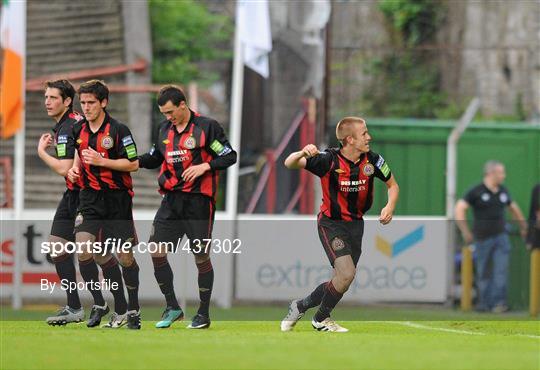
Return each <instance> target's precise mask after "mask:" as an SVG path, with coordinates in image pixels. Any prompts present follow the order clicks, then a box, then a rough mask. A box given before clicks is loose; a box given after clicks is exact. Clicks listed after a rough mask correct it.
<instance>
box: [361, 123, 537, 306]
mask: <svg viewBox="0 0 540 370" xmlns="http://www.w3.org/2000/svg"><path fill="white" fill-rule="evenodd" d="M454 124H455V122H449V121H427V120H403V119H399V120H392V119H378V120H376V119H373V120H370V121H368V127H369V131H370V133H371V136H373V145H372V147H373V150H374V151H375V152H379V153H381V154H382V155H383V156H384V158H385V159H386V161H387V162H388V164H389V165H390V168H391V169H392V171H393V173H394V175H395V177H396V179H397V181H398V183H399V184H400V188H401V194H400V201H399V204H398V207H397V209H396V215H445V213H446V173H445V171H446V141H447V138H448V135H449V133H450V131H451V130H452V128H453V127H454ZM491 159H493V160H498V161H501V162H502V163H504V164H505V166H506V173H507V178H506V183H505V185H506V186H507V187H508V189H509V191H510V194H511V196H512V198H513V199H514V200H515V201H516V202H517V203H518V204H519V206H520V207H521V209H522V210H523V212H524V214H525V216H527V214H528V212H529V204H530V195H531V190H532V188H533V185H534V184H535V183H537V182H539V181H540V126H532V125H529V124H525V123H496V124H495V123H480V122H479V123H476V122H473V123H472V124H471V125H470V126H469V128H468V129H467V131H465V133H464V134H463V136H462V137H461V140H460V141H459V144H458V155H457V196H458V197H460V196H461V195H463V194H464V193H465V192H466V190H467V189H468V188H469V187H471V186H473V185H475V184H477V183H479V182H481V181H482V168H483V165H484V163H485V162H486V161H487V160H491ZM376 183H377V185H376V190H375V191H376V193H375V194H376V195H375V201H374V210H375V209H380V208H381V207H382V206H383V205H384V202H385V201H386V196H385V194H386V189H385V186H384V184H382V183H380V182H376ZM373 212H374V211H372V213H373ZM512 241H513V246H514V248H513V251H512V255H511V267H510V282H509V302H510V304H511V305H512V306H513V307H515V308H524V307H525V306H526V305H527V304H528V287H529V275H528V274H529V254H528V253H527V252H526V251H525V248H524V243H523V242H522V241H521V240H520V238H519V237H513V238H512Z"/></svg>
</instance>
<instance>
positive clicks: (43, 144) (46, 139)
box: [38, 134, 53, 151]
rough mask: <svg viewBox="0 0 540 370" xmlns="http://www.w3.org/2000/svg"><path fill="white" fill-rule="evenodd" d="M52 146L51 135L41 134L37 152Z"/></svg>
mask: <svg viewBox="0 0 540 370" xmlns="http://www.w3.org/2000/svg"><path fill="white" fill-rule="evenodd" d="M52 145H53V138H52V135H51V134H43V135H41V137H40V138H39V143H38V150H40V151H45V150H47V148H48V147H50V146H52Z"/></svg>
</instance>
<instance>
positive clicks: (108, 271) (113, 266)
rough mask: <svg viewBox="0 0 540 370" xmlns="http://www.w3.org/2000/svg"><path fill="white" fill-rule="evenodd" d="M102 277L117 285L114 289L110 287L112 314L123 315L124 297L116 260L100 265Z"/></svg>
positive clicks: (120, 274)
mask: <svg viewBox="0 0 540 370" xmlns="http://www.w3.org/2000/svg"><path fill="white" fill-rule="evenodd" d="M101 270H102V271H103V277H104V278H105V279H107V280H109V281H110V284H111V285H112V284H113V283H117V284H118V285H117V286H116V289H113V288H112V286H111V293H112V295H113V297H114V312H116V313H117V314H119V315H123V314H124V313H126V311H127V302H126V296H125V294H124V283H123V281H122V272H120V267H119V266H118V262H117V261H116V258H114V257H111V259H110V260H108V261H107V262H105V263H104V264H103V265H101Z"/></svg>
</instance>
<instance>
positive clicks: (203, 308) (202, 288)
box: [197, 260, 214, 316]
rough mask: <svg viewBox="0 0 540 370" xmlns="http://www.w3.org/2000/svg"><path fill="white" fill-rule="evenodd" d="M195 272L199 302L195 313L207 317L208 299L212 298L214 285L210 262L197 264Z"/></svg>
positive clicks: (212, 269)
mask: <svg viewBox="0 0 540 370" xmlns="http://www.w3.org/2000/svg"><path fill="white" fill-rule="evenodd" d="M197 270H198V271H199V276H198V283H199V299H200V301H201V302H200V306H199V310H198V311H197V313H199V314H201V315H204V316H208V315H209V314H208V310H209V307H210V297H211V296H212V287H213V285H214V268H213V267H212V262H211V261H210V260H208V261H204V262H202V263H197Z"/></svg>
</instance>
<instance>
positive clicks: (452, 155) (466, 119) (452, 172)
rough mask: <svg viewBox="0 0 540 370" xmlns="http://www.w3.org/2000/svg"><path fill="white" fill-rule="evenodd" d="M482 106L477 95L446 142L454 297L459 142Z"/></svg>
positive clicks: (450, 294) (450, 282) (450, 286)
mask: <svg viewBox="0 0 540 370" xmlns="http://www.w3.org/2000/svg"><path fill="white" fill-rule="evenodd" d="M479 107H480V99H478V97H475V98H474V99H472V100H471V102H470V103H469V105H468V106H467V109H466V110H465V113H463V115H462V116H461V118H460V119H459V121H458V123H457V125H456V126H455V127H454V128H453V129H452V132H450V135H449V136H448V139H447V142H446V219H447V225H448V229H447V230H448V231H447V238H448V240H447V242H448V248H447V253H448V256H447V261H448V262H447V263H448V282H447V292H448V297H453V293H454V292H453V281H454V262H453V261H454V248H453V246H454V240H455V238H454V232H453V227H452V225H453V223H452V220H453V218H454V205H455V203H456V183H457V144H458V142H459V139H460V138H461V135H463V132H465V130H466V129H467V127H468V126H469V124H470V123H471V121H472V119H473V118H474V116H475V115H476V112H477V111H478V108H479Z"/></svg>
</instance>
